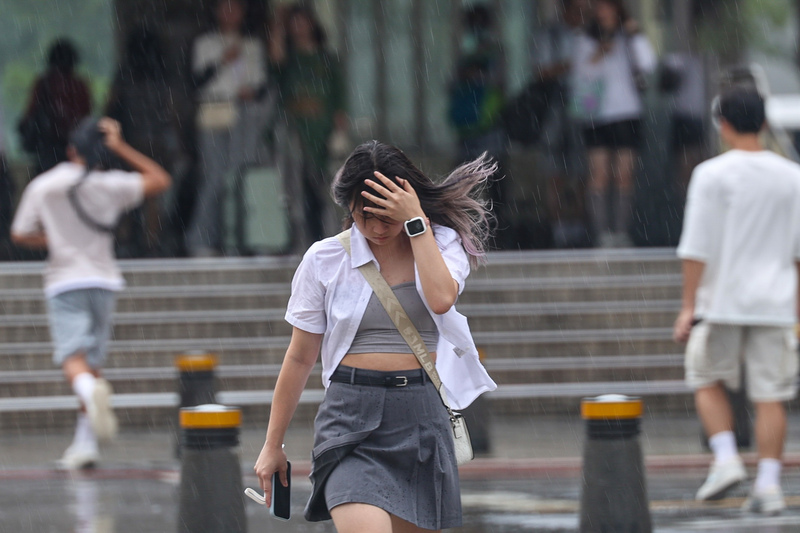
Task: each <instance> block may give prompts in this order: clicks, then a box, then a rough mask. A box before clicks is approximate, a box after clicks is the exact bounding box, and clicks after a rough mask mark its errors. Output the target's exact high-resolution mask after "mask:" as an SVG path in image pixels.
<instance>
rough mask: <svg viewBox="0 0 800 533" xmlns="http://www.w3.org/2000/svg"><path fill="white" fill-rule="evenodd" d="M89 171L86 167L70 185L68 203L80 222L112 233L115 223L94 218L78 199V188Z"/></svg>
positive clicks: (100, 231) (94, 228)
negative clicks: (79, 176)
mask: <svg viewBox="0 0 800 533" xmlns="http://www.w3.org/2000/svg"><path fill="white" fill-rule="evenodd" d="M90 173H91V170H89V169H86V173H85V174H84V175H83V176H82V177H81V179H79V180H78V182H77V183H76V184H75V185H73V186H72V187H70V188H69V190H68V191H67V198H69V203H70V204H72V207H73V209H75V213H76V214H77V215H78V218H80V219H81V222H83V223H84V224H86V225H87V226H89V227H90V228H92V229H93V230H95V231H97V232H99V233H110V234H112V235H113V234H114V233H115V232H116V229H117V225H116V224H111V225H106V224H103V223H102V222H99V221H97V220H95V219H94V218H92V216H91V215H90V214H89V213H88V212H86V209H84V208H83V205H81V202H80V200H78V189H79V188H80V186H81V185H83V184H84V183H85V181H86V178H87V177H89V174H90Z"/></svg>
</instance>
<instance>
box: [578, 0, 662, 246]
mask: <svg viewBox="0 0 800 533" xmlns="http://www.w3.org/2000/svg"><path fill="white" fill-rule="evenodd" d="M655 65H656V57H655V54H654V52H653V49H652V47H651V46H650V43H649V42H648V40H647V38H646V37H645V36H644V35H643V34H642V33H641V32H640V31H639V25H638V23H637V22H636V20H634V19H633V18H631V17H630V16H629V15H628V11H627V9H626V8H625V5H624V4H623V1H622V0H595V2H594V13H593V20H592V21H591V22H590V23H589V26H588V28H587V31H586V32H585V33H584V34H583V35H581V36H580V37H579V38H578V42H577V43H576V46H575V56H574V58H573V82H572V98H571V101H572V112H573V115H574V116H575V117H576V118H577V119H578V120H581V121H582V123H583V125H584V130H583V131H584V143H585V146H586V149H587V154H588V161H589V182H588V187H587V207H588V211H589V214H590V216H591V219H592V222H593V231H594V237H595V242H596V243H597V244H599V245H600V246H601V247H620V246H630V245H631V240H630V236H629V234H628V231H629V225H630V220H631V214H632V203H633V195H634V186H635V182H634V174H635V168H634V166H635V163H636V151H637V149H638V147H639V145H640V143H641V137H642V123H641V116H642V111H643V102H642V95H643V92H644V91H645V90H646V81H647V78H646V75H647V74H648V73H650V72H651V71H652V70H653V69H654V68H655ZM612 185H613V186H612ZM612 190H613V192H614V194H613V195H611V194H610V193H611V191H612ZM612 207H613V208H612Z"/></svg>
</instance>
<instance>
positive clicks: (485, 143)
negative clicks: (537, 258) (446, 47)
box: [448, 4, 515, 249]
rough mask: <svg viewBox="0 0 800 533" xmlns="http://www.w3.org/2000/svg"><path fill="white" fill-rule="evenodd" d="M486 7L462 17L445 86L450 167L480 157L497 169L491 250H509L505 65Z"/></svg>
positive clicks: (493, 186) (493, 180)
mask: <svg viewBox="0 0 800 533" xmlns="http://www.w3.org/2000/svg"><path fill="white" fill-rule="evenodd" d="M492 17H493V15H492V12H491V11H490V10H489V7H487V6H485V5H483V4H475V5H473V6H470V7H468V8H467V9H466V10H465V11H464V13H463V21H464V31H463V35H462V40H461V47H460V50H459V57H458V59H457V60H456V71H455V75H454V78H453V81H452V82H451V85H450V101H449V109H448V118H449V121H450V124H451V126H453V128H454V129H455V131H456V135H457V137H458V147H457V153H456V159H457V161H456V164H461V163H463V162H465V161H472V160H474V159H477V158H478V157H480V155H481V154H482V153H483V152H488V153H489V155H490V156H491V157H492V158H493V159H494V160H495V161H496V162H497V163H498V165H499V166H498V170H497V172H496V173H495V175H494V176H493V177H492V178H491V179H490V181H489V196H490V198H491V200H492V204H493V206H492V212H493V214H494V216H495V217H496V221H497V229H496V231H495V246H496V247H497V248H501V249H502V248H514V247H515V243H514V242H513V237H512V235H511V233H512V231H511V227H510V225H511V223H510V217H509V215H508V211H509V209H510V206H509V205H508V204H509V200H510V198H511V193H510V188H511V184H510V183H509V181H508V180H506V179H503V176H504V170H503V169H504V167H506V166H507V164H506V163H507V155H508V139H507V138H506V134H505V132H504V130H503V122H502V112H503V108H504V106H505V59H504V56H503V49H502V47H501V45H500V39H499V37H498V36H497V34H496V33H495V31H494V21H493V19H492Z"/></svg>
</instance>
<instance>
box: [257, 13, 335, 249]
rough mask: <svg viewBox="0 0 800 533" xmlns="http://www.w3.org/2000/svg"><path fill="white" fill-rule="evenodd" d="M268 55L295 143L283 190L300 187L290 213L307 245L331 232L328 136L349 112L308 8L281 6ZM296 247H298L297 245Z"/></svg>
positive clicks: (332, 59) (318, 26) (330, 57)
mask: <svg viewBox="0 0 800 533" xmlns="http://www.w3.org/2000/svg"><path fill="white" fill-rule="evenodd" d="M269 59H270V65H271V67H272V71H273V73H274V75H275V76H276V78H277V84H278V87H279V89H280V99H281V105H282V107H283V109H284V111H285V114H286V119H287V121H288V124H287V126H288V128H289V134H290V135H291V136H292V137H294V138H295V140H296V142H297V143H298V144H299V148H300V150H299V151H300V154H298V155H300V156H301V157H296V158H294V168H295V172H294V174H295V175H290V176H288V177H289V181H290V182H291V183H287V184H286V186H287V190H289V191H292V190H294V189H295V188H297V189H299V190H297V191H296V193H297V194H294V195H293V196H294V197H302V198H303V213H302V214H299V213H297V214H295V215H294V216H292V219H293V221H294V223H295V225H302V226H304V227H302V228H299V227H298V228H295V232H296V233H297V234H298V235H297V236H296V238H295V240H296V241H297V240H299V241H301V242H295V246H296V247H298V246H299V247H305V246H307V245H310V244H311V243H312V242H315V241H317V240H319V239H322V238H323V237H326V236H328V235H332V234H333V232H334V231H335V230H337V229H338V227H333V226H334V223H333V221H334V220H335V218H336V217H335V215H334V213H335V206H334V204H333V201H332V199H331V198H330V193H329V189H330V182H331V179H330V177H331V173H330V171H329V169H328V164H329V156H330V154H329V148H330V141H331V139H332V138H333V137H334V134H337V135H340V134H345V132H347V129H348V122H349V119H348V116H347V112H346V110H345V88H344V80H343V73H342V67H341V65H340V63H339V60H338V58H337V57H336V56H335V55H334V54H332V53H330V52H329V51H328V50H327V49H326V37H325V32H324V30H323V28H322V26H321V24H320V23H319V21H318V20H317V18H316V16H315V15H314V13H313V12H312V11H311V9H310V8H308V7H306V6H304V5H301V4H294V5H289V6H282V8H281V9H279V10H278V11H277V13H276V14H275V17H274V18H273V22H272V24H271V27H270V40H269ZM298 249H299V248H298Z"/></svg>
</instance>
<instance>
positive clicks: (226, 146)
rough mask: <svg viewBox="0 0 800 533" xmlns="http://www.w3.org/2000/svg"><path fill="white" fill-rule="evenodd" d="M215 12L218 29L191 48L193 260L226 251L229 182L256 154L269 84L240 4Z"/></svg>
mask: <svg viewBox="0 0 800 533" xmlns="http://www.w3.org/2000/svg"><path fill="white" fill-rule="evenodd" d="M214 13H215V19H216V23H217V28H216V29H215V30H213V31H211V32H208V33H205V34H203V35H201V36H200V37H198V38H197V40H196V41H195V43H194V46H193V50H192V74H193V81H194V85H195V87H196V89H197V99H198V109H197V120H196V122H197V129H198V158H199V167H200V176H199V178H200V183H199V186H198V194H197V199H196V201H195V206H194V212H193V214H192V218H191V222H190V224H189V227H188V228H187V233H186V246H187V250H188V252H189V254H190V255H192V256H195V257H203V256H214V255H219V254H220V253H221V252H222V238H223V229H224V228H223V219H222V209H221V206H222V202H223V199H224V197H225V193H226V189H227V185H228V181H229V180H228V178H229V176H230V174H231V173H232V172H234V171H235V170H237V169H238V168H239V167H240V166H241V165H242V164H243V163H244V161H245V160H247V158H248V157H250V156H251V155H252V154H253V153H254V152H255V150H256V145H257V143H258V141H259V137H260V135H259V134H260V128H261V122H262V115H263V112H262V110H261V109H260V106H259V104H258V102H257V96H258V95H259V94H260V93H261V92H263V88H264V85H265V84H266V81H267V76H266V61H265V59H264V52H263V48H262V46H261V42H260V41H259V40H257V39H254V38H252V37H248V36H246V35H244V34H243V26H244V21H245V20H246V9H245V5H244V3H243V2H242V0H218V1H217V3H216V7H215V11H214Z"/></svg>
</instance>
